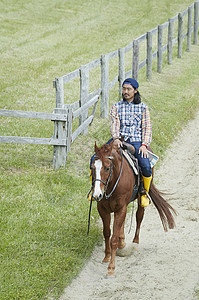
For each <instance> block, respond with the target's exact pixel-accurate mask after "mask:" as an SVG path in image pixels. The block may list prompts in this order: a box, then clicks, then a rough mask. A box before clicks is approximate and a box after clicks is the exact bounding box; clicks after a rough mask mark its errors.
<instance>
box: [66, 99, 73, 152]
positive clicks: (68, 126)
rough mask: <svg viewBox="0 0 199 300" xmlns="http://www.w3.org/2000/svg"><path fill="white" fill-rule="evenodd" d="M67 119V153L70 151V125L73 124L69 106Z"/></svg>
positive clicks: (69, 105) (68, 106) (69, 106)
mask: <svg viewBox="0 0 199 300" xmlns="http://www.w3.org/2000/svg"><path fill="white" fill-rule="evenodd" d="M67 111H68V118H67V128H66V130H67V134H66V147H67V152H68V151H70V145H71V141H72V124H73V110H72V106H71V104H68V105H67Z"/></svg>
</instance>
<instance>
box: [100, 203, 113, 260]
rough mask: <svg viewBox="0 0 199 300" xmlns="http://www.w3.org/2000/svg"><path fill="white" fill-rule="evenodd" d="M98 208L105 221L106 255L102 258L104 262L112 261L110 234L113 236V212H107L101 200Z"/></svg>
mask: <svg viewBox="0 0 199 300" xmlns="http://www.w3.org/2000/svg"><path fill="white" fill-rule="evenodd" d="M97 209H98V212H99V215H100V217H101V218H102V222H103V235H104V239H105V251H104V252H105V257H104V259H103V260H102V262H105V263H107V262H110V257H111V245H110V236H111V229H110V223H111V214H110V213H107V212H106V210H105V209H104V208H103V206H102V205H101V202H99V203H98V205H97Z"/></svg>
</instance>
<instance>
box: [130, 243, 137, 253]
mask: <svg viewBox="0 0 199 300" xmlns="http://www.w3.org/2000/svg"><path fill="white" fill-rule="evenodd" d="M138 246H139V244H137V243H132V246H131V249H132V253H136V254H137V253H138V251H139V247H138Z"/></svg>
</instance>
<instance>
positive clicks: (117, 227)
mask: <svg viewBox="0 0 199 300" xmlns="http://www.w3.org/2000/svg"><path fill="white" fill-rule="evenodd" d="M126 211H127V207H126V206H125V207H123V208H122V209H120V210H119V211H118V212H117V213H114V223H113V235H112V238H111V261H110V263H109V265H108V273H107V275H114V274H115V255H116V251H117V248H118V242H119V237H120V234H121V228H122V226H123V224H124V221H125V217H126Z"/></svg>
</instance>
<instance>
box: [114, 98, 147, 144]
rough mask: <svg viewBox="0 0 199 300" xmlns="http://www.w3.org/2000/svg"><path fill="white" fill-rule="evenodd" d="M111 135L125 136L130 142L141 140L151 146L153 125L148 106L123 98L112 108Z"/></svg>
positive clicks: (115, 136)
mask: <svg viewBox="0 0 199 300" xmlns="http://www.w3.org/2000/svg"><path fill="white" fill-rule="evenodd" d="M110 115H111V135H112V137H113V138H120V137H122V136H123V137H124V140H127V139H128V138H129V139H130V142H141V143H142V144H144V145H146V146H149V144H150V143H151V139H152V127H151V119H150V114H149V109H148V106H147V105H146V104H144V103H142V102H141V103H140V104H134V103H133V102H131V103H129V102H128V101H124V100H121V101H119V102H118V103H116V104H114V105H113V106H112V108H111V112H110Z"/></svg>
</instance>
